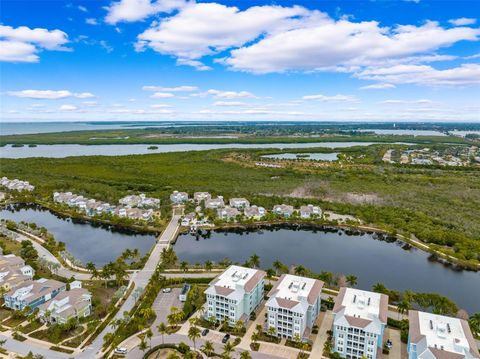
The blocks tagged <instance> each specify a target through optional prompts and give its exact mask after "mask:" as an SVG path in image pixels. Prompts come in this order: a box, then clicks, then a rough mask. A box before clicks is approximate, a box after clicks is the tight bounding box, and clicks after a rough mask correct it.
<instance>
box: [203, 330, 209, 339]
mask: <svg viewBox="0 0 480 359" xmlns="http://www.w3.org/2000/svg"><path fill="white" fill-rule="evenodd" d="M209 331H210V330H209V329H208V328H205V329H203V330H202V337H204V336H205V335H207V334H208V332H209Z"/></svg>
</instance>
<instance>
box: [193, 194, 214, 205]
mask: <svg viewBox="0 0 480 359" xmlns="http://www.w3.org/2000/svg"><path fill="white" fill-rule="evenodd" d="M210 198H212V196H211V195H210V193H208V192H195V193H194V194H193V199H194V200H195V202H196V203H200V202H202V201H206V200H208V199H210Z"/></svg>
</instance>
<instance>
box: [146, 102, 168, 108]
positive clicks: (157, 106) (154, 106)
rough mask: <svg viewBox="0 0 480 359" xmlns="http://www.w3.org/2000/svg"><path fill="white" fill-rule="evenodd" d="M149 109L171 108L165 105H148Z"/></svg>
mask: <svg viewBox="0 0 480 359" xmlns="http://www.w3.org/2000/svg"><path fill="white" fill-rule="evenodd" d="M150 107H151V108H168V107H172V106H170V105H167V104H163V103H162V104H155V105H150Z"/></svg>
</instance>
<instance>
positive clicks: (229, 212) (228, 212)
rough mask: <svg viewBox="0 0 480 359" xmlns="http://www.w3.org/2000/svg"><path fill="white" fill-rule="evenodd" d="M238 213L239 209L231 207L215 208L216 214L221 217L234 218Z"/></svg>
mask: <svg viewBox="0 0 480 359" xmlns="http://www.w3.org/2000/svg"><path fill="white" fill-rule="evenodd" d="M239 215H240V211H239V210H238V209H236V208H232V207H224V208H219V209H218V210H217V216H218V218H221V219H232V218H233V219H234V218H236V217H237V216H239Z"/></svg>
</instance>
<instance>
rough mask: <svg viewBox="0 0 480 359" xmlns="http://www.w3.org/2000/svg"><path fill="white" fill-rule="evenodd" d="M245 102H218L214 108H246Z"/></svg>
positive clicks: (214, 104)
mask: <svg viewBox="0 0 480 359" xmlns="http://www.w3.org/2000/svg"><path fill="white" fill-rule="evenodd" d="M244 105H245V103H244V102H240V101H216V102H214V103H213V106H222V107H230V106H232V107H235V106H244Z"/></svg>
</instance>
